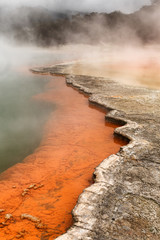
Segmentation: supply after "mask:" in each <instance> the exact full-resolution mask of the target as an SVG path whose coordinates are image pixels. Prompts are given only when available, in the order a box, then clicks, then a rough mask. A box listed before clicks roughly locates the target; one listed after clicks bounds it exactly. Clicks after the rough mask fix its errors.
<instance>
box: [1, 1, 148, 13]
mask: <svg viewBox="0 0 160 240" xmlns="http://www.w3.org/2000/svg"><path fill="white" fill-rule="evenodd" d="M150 2H151V1H150V0H81V1H77V0H0V6H4V5H5V6H6V5H9V6H12V7H17V6H22V5H23V6H43V7H46V8H51V9H53V10H55V11H66V10H71V11H87V12H88V11H89V12H92V11H95V12H112V11H115V10H117V11H119V10H120V11H122V12H125V13H130V12H133V11H136V10H138V9H139V8H141V7H142V6H143V5H147V4H150Z"/></svg>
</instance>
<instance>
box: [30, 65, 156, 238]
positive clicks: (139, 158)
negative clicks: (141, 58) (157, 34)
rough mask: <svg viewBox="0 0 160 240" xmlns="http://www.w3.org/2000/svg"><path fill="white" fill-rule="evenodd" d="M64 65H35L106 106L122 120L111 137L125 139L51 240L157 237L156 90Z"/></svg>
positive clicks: (115, 118) (114, 117)
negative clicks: (64, 229) (74, 72)
mask: <svg viewBox="0 0 160 240" xmlns="http://www.w3.org/2000/svg"><path fill="white" fill-rule="evenodd" d="M67 67H68V66H67V65H56V66H54V67H50V68H49V67H48V68H41V69H35V70H34V72H36V73H37V72H39V73H51V74H62V75H64V76H66V81H67V83H68V84H72V85H73V86H74V87H77V88H78V89H79V90H80V91H84V92H85V93H88V94H90V98H89V101H90V102H91V103H92V104H97V105H99V106H103V107H105V108H106V109H108V110H109V111H110V112H109V113H108V114H107V115H106V119H107V120H108V121H111V122H115V123H119V124H123V125H124V126H122V127H119V128H117V129H116V130H115V135H118V136H122V137H124V138H127V139H129V140H130V142H129V144H128V145H126V146H124V147H122V148H121V149H120V151H119V152H118V153H117V154H115V155H112V156H110V157H109V158H107V159H105V160H104V161H103V162H102V163H101V164H100V165H99V166H98V167H97V168H96V171H95V173H94V176H95V183H94V184H93V185H91V186H90V187H88V188H87V189H85V190H84V192H83V193H82V194H81V196H80V197H79V200H78V203H77V205H76V207H75V208H74V210H73V218H74V224H73V226H72V227H71V228H70V229H69V230H68V231H67V233H66V234H64V235H62V236H60V237H59V238H57V240H71V239H72V240H77V239H83V240H113V239H116V240H124V239H126V240H143V239H146V240H149V239H154V240H159V239H160V132H159V129H160V91H158V90H149V89H146V88H140V87H132V86H127V85H121V84H119V83H118V82H115V81H112V80H108V79H106V78H98V77H90V76H82V75H77V76H76V75H69V74H68V73H69V72H68V70H67Z"/></svg>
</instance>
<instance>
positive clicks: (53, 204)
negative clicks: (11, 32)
mask: <svg viewBox="0 0 160 240" xmlns="http://www.w3.org/2000/svg"><path fill="white" fill-rule="evenodd" d="M62 50H63V51H60V50H55V51H54V50H53V49H45V50H42V49H36V50H35V49H31V48H27V50H26V49H19V48H18V49H15V48H14V49H10V52H9V51H8V49H6V54H8V56H9V57H8V56H7V58H6V59H5V60H4V59H3V58H2V59H0V60H1V69H0V72H1V75H0V84H1V96H0V98H1V101H0V111H1V118H0V119H1V129H0V131H1V134H0V136H1V139H0V141H1V148H0V154H1V155H0V156H1V157H0V163H1V172H2V173H1V174H0V189H1V198H0V228H1V231H0V239H1V240H6V238H7V239H8V240H10V239H16V238H17V239H18V238H23V239H26V240H27V239H30V240H36V239H37V240H38V239H49V240H50V239H54V238H56V237H57V236H59V235H61V234H62V233H64V232H65V231H66V230H67V229H68V228H69V227H70V226H71V224H72V216H71V211H72V209H73V208H74V206H75V204H76V202H77V199H78V196H79V194H80V193H81V192H82V191H83V189H84V188H86V187H87V186H89V185H90V184H91V183H92V174H93V172H94V168H95V167H96V166H97V165H98V164H99V163H100V162H102V160H103V159H105V158H106V157H108V156H109V155H111V154H112V153H116V152H118V151H119V148H120V146H122V145H124V144H126V142H125V141H122V140H120V139H117V138H114V136H113V131H114V128H115V127H116V126H115V125H112V124H110V123H106V122H105V120H104V117H105V114H106V112H105V111H104V110H101V109H97V108H95V106H93V105H90V104H89V103H88V96H85V95H83V94H82V93H79V92H78V91H77V90H75V89H73V88H72V87H70V86H67V85H66V84H65V78H64V77H61V76H48V75H34V74H32V73H30V72H29V71H28V69H29V68H31V67H35V66H36V65H48V64H51V63H52V64H54V63H57V62H64V61H66V60H67V61H72V60H77V58H78V59H79V58H80V54H79V52H78V54H77V52H76V54H75V55H74V54H73V55H69V51H70V50H69V49H67V50H66V51H64V49H62ZM15 51H17V52H16V56H17V57H16V59H14V60H15V61H13V59H12V58H13V55H14V53H15ZM24 53H25V54H24ZM5 56H6V55H5ZM24 56H25V57H24ZM67 56H68V59H67ZM69 56H70V57H69ZM83 57H84V56H83ZM2 126H3V127H2ZM11 166H12V167H11ZM4 170H5V171H4ZM6 214H7V215H6Z"/></svg>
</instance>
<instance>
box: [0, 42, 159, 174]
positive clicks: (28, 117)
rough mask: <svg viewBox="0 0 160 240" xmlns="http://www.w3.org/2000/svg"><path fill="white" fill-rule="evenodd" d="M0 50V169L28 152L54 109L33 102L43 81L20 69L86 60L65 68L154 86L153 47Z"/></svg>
mask: <svg viewBox="0 0 160 240" xmlns="http://www.w3.org/2000/svg"><path fill="white" fill-rule="evenodd" d="M0 53H1V54H0V172H2V171H4V170H5V169H7V168H8V167H10V166H12V165H14V164H15V163H17V162H19V161H21V160H23V159H24V158H25V157H26V156H27V155H29V154H30V153H32V152H33V150H34V149H35V148H36V147H37V146H38V145H39V143H40V139H41V135H42V129H43V128H42V126H43V125H44V123H45V121H46V119H47V118H48V116H49V115H48V114H49V112H50V110H51V108H52V109H53V107H54V108H56V105H54V106H53V105H52V107H51V106H49V105H46V104H45V103H44V102H43V103H42V102H38V101H36V100H33V98H32V97H33V96H34V95H36V94H38V93H40V92H42V91H43V90H44V86H45V83H46V81H48V80H47V77H44V76H39V75H38V76H36V75H33V74H29V71H26V70H25V71H24V67H25V69H29V68H31V67H33V66H34V67H35V66H41V65H43V66H44V65H50V64H54V63H58V62H65V61H72V60H77V59H78V60H80V59H85V60H86V62H83V63H82V62H81V63H80V64H76V65H73V68H70V69H69V71H71V70H72V71H73V73H78V74H90V75H97V76H105V77H109V78H111V79H113V80H117V81H121V82H123V83H127V84H132V85H135V84H136V85H144V86H150V85H151V87H153V88H160V74H159V70H158V69H159V66H160V61H159V59H160V58H159V49H158V51H157V49H156V50H154V51H152V50H151V49H149V50H147V51H146V50H145V51H141V50H140V49H138V50H137V52H136V51H135V50H134V49H133V50H128V49H127V50H125V51H124V50H123V51H119V49H118V48H116V49H114V51H113V48H112V47H111V46H109V47H108V46H107V47H106V46H99V47H97V48H95V47H91V46H86V47H85V48H84V46H78V47H77V46H76V47H75V46H67V47H65V48H63V47H62V48H61V49H53V48H52V49H42V48H33V47H17V46H11V45H10V44H7V43H5V42H4V41H2V40H0ZM91 60H92V61H91ZM87 64H88V65H87ZM151 79H152V80H151Z"/></svg>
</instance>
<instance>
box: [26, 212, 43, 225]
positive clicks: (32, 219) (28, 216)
mask: <svg viewBox="0 0 160 240" xmlns="http://www.w3.org/2000/svg"><path fill="white" fill-rule="evenodd" d="M21 219H28V220H30V221H32V222H36V223H39V222H41V220H40V219H39V218H37V217H34V216H32V215H30V214H27V213H24V214H21Z"/></svg>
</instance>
